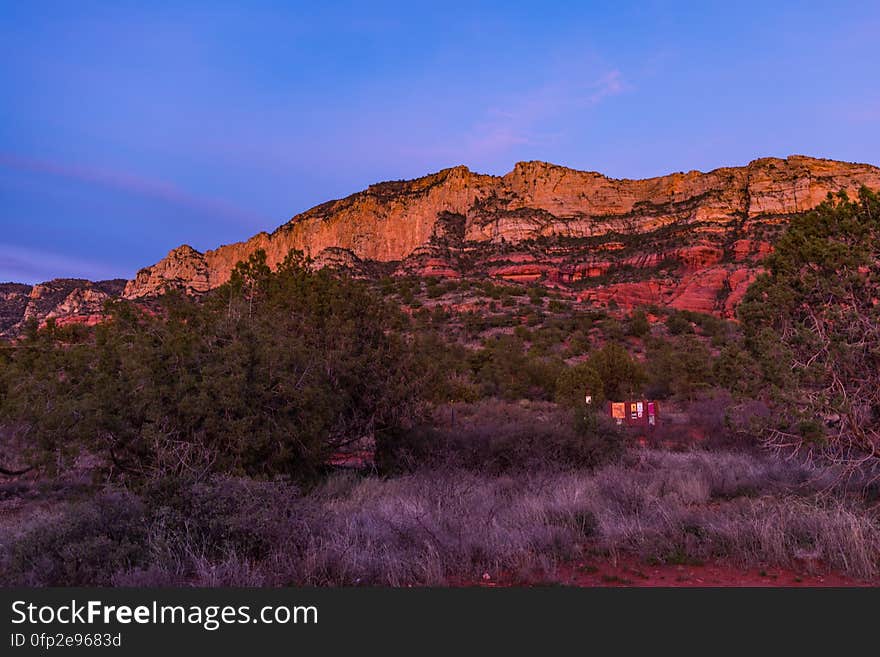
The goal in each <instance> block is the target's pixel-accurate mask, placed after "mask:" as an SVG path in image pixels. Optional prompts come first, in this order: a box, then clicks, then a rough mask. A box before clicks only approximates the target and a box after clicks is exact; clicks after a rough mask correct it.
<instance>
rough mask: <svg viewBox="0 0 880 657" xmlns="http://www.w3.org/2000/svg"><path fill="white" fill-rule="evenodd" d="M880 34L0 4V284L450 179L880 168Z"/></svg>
mask: <svg viewBox="0 0 880 657" xmlns="http://www.w3.org/2000/svg"><path fill="white" fill-rule="evenodd" d="M878 34H880V3H877V2H876V0H874V1H871V2H845V1H843V2H835V3H831V2H828V3H811V2H792V3H788V2H766V1H764V2H748V1H744V2H738V3H731V2H723V3H720V2H719V3H712V2H700V3H697V2H694V3H681V2H679V3H672V2H668V3H667V2H641V3H628V2H607V3H604V2H603V3H591V2H570V3H569V2H559V3H550V4H548V3H537V2H515V1H510V0H508V1H505V2H463V3H456V2H453V1H451V0H448V1H446V2H443V3H423V4H421V3H416V2H369V3H367V2H362V3H333V2H324V3H314V2H311V3H296V2H277V3H271V2H247V3H245V2H238V3H233V2H223V1H221V0H212V1H211V2H204V3H198V2H181V1H178V2H169V3H164V2H161V1H151V2H149V3H146V2H125V1H118V2H89V1H88V0H80V1H78V2H73V1H71V2H58V3H52V2H40V3H35V2H26V1H21V2H15V1H11V0H0V229H2V230H0V281H5V280H16V281H24V282H35V281H39V280H45V279H49V278H52V277H56V276H83V277H88V278H93V279H97V278H108V277H115V276H120V277H125V278H130V277H132V276H133V275H134V273H135V272H136V271H137V269H138V268H140V267H142V266H145V265H148V264H151V263H153V262H155V261H156V260H158V259H159V258H161V257H162V256H163V255H164V254H165V253H166V252H167V251H168V250H169V249H171V248H173V247H175V246H177V245H179V244H181V243H189V244H191V245H193V246H194V247H196V248H198V249H207V248H212V247H215V246H218V245H219V244H223V243H228V242H232V241H236V240H239V239H244V238H246V237H248V236H250V235H251V234H253V233H255V232H257V231H259V230H272V229H274V228H275V227H276V226H278V225H280V224H281V223H283V222H285V221H286V220H287V219H289V218H290V217H291V216H293V215H294V214H296V213H298V212H301V211H302V210H305V209H307V208H309V207H311V206H313V205H315V204H317V203H320V202H323V201H325V200H328V199H331V198H339V197H342V196H346V195H348V194H350V193H352V192H355V191H358V190H360V189H362V188H364V187H366V186H367V185H368V184H370V183H373V182H377V181H380V180H389V179H401V178H413V177H417V176H419V175H423V174H425V173H428V172H432V171H436V170H439V169H442V168H444V167H447V166H452V165H456V164H466V165H467V166H469V167H470V168H471V169H474V170H476V171H481V172H487V173H494V174H503V173H505V172H507V171H509V170H510V169H511V168H512V167H513V164H514V163H515V162H517V161H519V160H533V159H537V160H546V161H550V162H555V163H558V164H563V165H566V166H570V167H574V168H578V169H587V170H596V171H601V172H603V173H606V174H608V175H611V176H615V177H628V178H641V177H646V176H653V175H661V174H664V173H669V172H673V171H686V170H690V169H700V170H709V169H712V168H715V167H719V166H728V165H741V164H745V163H747V162H748V161H750V160H752V159H754V158H756V157H761V156H766V155H774V156H782V157H784V156H786V155H789V154H792V153H802V154H806V155H814V156H820V157H830V158H835V159H841V160H848V161H860V162H870V163H873V164H880V70H878V67H877V63H878V57H880V54H878V49H877V39H878Z"/></svg>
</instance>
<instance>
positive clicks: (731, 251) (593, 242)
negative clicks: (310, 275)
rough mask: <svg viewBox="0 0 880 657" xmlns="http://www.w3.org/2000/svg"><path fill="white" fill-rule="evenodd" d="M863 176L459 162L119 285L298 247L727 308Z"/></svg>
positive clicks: (844, 168)
mask: <svg viewBox="0 0 880 657" xmlns="http://www.w3.org/2000/svg"><path fill="white" fill-rule="evenodd" d="M862 185H866V186H868V187H869V188H872V189H875V190H876V189H880V168H877V167H875V166H871V165H867V164H855V163H846V162H838V161H834V160H825V159H816V158H811V157H805V156H799V155H793V156H791V157H788V158H787V159H778V158H762V159H758V160H755V161H753V162H751V163H750V164H748V165H747V166H744V167H729V168H721V169H716V170H714V171H710V172H708V173H702V172H699V171H690V172H687V173H674V174H671V175H666V176H661V177H657V178H649V179H645V180H629V179H614V178H608V177H606V176H604V175H602V174H599V173H595V172H587V171H577V170H574V169H569V168H566V167H561V166H556V165H553V164H548V163H545V162H520V163H518V164H516V165H515V167H514V168H513V170H512V171H511V172H510V173H508V174H506V175H504V176H491V175H484V174H479V173H474V172H472V171H470V170H469V169H467V168H466V167H464V166H458V167H454V168H451V169H445V170H443V171H440V172H438V173H435V174H431V175H428V176H424V177H422V178H418V179H416V180H410V181H395V182H385V183H379V184H375V185H371V186H370V187H369V188H367V189H366V190H364V191H362V192H358V193H356V194H352V195H351V196H348V197H346V198H344V199H341V200H335V201H330V202H327V203H324V204H322V205H319V206H317V207H314V208H312V209H310V210H307V211H306V212H303V213H302V214H299V215H297V216H295V217H293V218H292V219H291V220H290V221H288V222H287V223H285V224H284V225H282V226H281V227H279V228H278V229H276V230H275V231H274V232H272V233H271V234H269V233H265V232H264V233H259V234H257V235H255V236H253V237H251V238H250V239H248V240H247V241H244V242H238V243H235V244H230V245H225V246H221V247H219V248H217V249H214V250H210V251H206V252H205V253H201V252H199V251H196V250H195V249H193V248H191V247H190V246H187V245H184V246H181V247H178V248H176V249H174V250H173V251H171V252H170V253H169V254H168V255H167V256H166V257H165V258H163V259H162V260H160V261H159V262H158V263H156V264H155V265H152V266H149V267H146V268H144V269H142V270H140V271H139V272H138V273H137V275H136V276H135V278H134V279H133V280H131V281H128V282H127V284H126V285H125V288H124V290H123V292H122V294H123V296H124V297H126V298H128V299H142V298H146V297H150V296H154V295H156V294H159V293H161V292H162V291H163V290H164V289H166V288H167V287H172V288H177V289H181V290H184V291H185V292H187V293H201V292H205V291H207V290H210V289H212V288H214V287H217V286H219V285H221V284H223V283H224V282H225V281H227V280H228V278H229V275H230V271H231V270H232V268H233V267H234V266H235V264H236V263H237V262H238V261H240V260H244V259H246V258H247V257H248V256H249V255H250V254H252V253H253V252H254V251H256V250H257V249H263V250H265V251H266V254H267V258H268V263H269V265H270V266H273V267H274V266H276V265H277V264H278V263H279V262H281V261H282V260H283V259H284V257H285V256H286V255H287V253H288V252H289V251H290V250H291V249H298V250H301V251H304V252H305V253H306V254H308V255H310V256H311V257H312V258H313V259H314V261H315V263H316V265H317V266H333V267H341V268H345V269H348V270H350V271H352V272H353V273H355V274H356V275H360V276H380V275H398V276H399V275H417V276H434V277H449V278H458V277H484V276H488V277H494V278H500V279H506V280H510V281H519V282H533V281H540V282H541V283H543V284H545V285H550V286H554V287H556V288H557V289H559V290H560V291H562V292H564V293H567V294H569V295H570V296H572V297H573V298H576V299H577V300H578V301H581V302H583V303H587V304H598V305H608V304H617V305H618V306H623V307H631V306H635V305H641V304H656V305H660V306H672V307H677V308H682V309H690V310H696V311H700V312H709V313H715V314H718V315H720V316H731V315H732V313H733V310H734V308H735V306H736V303H737V302H738V300H739V299H740V298H741V297H742V294H743V293H744V291H745V289H746V287H747V286H748V284H749V283H750V282H751V281H752V280H754V277H755V276H756V275H757V272H759V271H760V260H761V258H762V257H763V256H764V255H766V254H767V253H769V252H770V251H771V250H772V242H773V240H774V238H775V236H776V235H777V234H778V232H779V231H780V230H781V228H782V227H783V226H784V225H785V223H786V221H787V218H788V217H790V216H791V215H794V214H798V213H802V212H805V211H807V210H809V209H811V208H813V207H815V206H816V205H818V204H819V203H820V202H821V201H822V200H824V199H825V198H826V196H827V194H829V193H837V192H839V191H841V190H844V191H846V192H847V193H849V194H850V195H851V196H852V195H855V194H856V193H857V191H858V189H859V187H861V186H862ZM86 283H87V282H80V283H78V284H77V286H75V289H77V290H79V294H80V295H82V296H83V297H85V296H88V297H89V300H88V301H86V300H85V299H83V301H78V300H77V299H69V295H70V294H71V293H72V292H73V289H74V288H72V287H71V285H70V284H68V283H63V284H59V283H58V282H56V281H53V282H50V283H46V284H43V286H48V287H50V288H51V289H53V290H55V289H59V290H60V289H62V288H63V289H64V290H67V293H68V296H66V297H65V300H64V301H65V303H66V306H65V305H64V304H60V305H57V306H53V307H52V308H51V309H50V310H48V311H47V312H48V314H46V315H43V317H46V316H51V313H55V314H56V315H58V316H62V315H63V314H64V312H66V309H67V308H68V307H70V309H72V310H74V311H75V312H77V313H80V314H82V312H83V311H82V309H83V308H84V307H87V306H88V307H89V308H94V304H92V301H91V299H95V300H97V298H98V297H100V295H101V294H111V295H112V292H108V290H107V286H106V285H105V284H86ZM43 286H35V287H34V288H33V289H31V290H30V291H28V292H27V293H25V291H24V290H23V288H21V286H18V287H15V286H13V287H10V286H5V287H4V288H0V295H5V296H0V321H2V322H3V323H2V324H0V331H4V332H7V333H8V332H9V330H10V329H11V328H12V327H15V326H20V323H21V321H22V319H24V318H25V316H35V313H36V314H39V311H38V310H37V309H38V308H42V309H44V310H45V308H48V307H49V306H50V305H51V304H42V305H41V304H39V303H31V297H32V296H33V295H34V294H35V292H34V290H37V294H38V298H43V296H45V293H43V292H42V291H40V290H41V289H42V287H43ZM7 288H8V289H7ZM38 288H40V290H38ZM23 294H24V295H25V296H27V297H28V299H29V301H28V302H27V303H24V301H23V300H22V295H23ZM60 294H61V293H60V292H58V295H60ZM40 295H43V296H40ZM55 298H56V295H55V293H53V296H52V299H53V300H54V299H55ZM90 304H92V305H90ZM28 308H31V310H27V309H28ZM28 313H30V315H28ZM16 318H18V319H16ZM13 320H15V321H13Z"/></svg>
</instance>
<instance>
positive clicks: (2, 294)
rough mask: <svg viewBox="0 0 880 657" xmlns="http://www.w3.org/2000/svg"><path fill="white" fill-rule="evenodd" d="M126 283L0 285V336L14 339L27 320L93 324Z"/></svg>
mask: <svg viewBox="0 0 880 657" xmlns="http://www.w3.org/2000/svg"><path fill="white" fill-rule="evenodd" d="M125 283H126V281H125V280H122V279H115V280H110V281H99V282H92V281H87V280H84V279H77V278H57V279H55V280H52V281H47V282H45V283H39V284H38V285H33V286H31V285H21V284H17V283H6V284H2V285H0V335H15V334H17V333H19V332H20V331H21V329H22V328H23V327H24V325H25V324H26V323H27V322H28V321H30V320H36V321H37V322H38V324H44V323H45V322H46V320H48V319H57V320H58V323H59V324H71V323H82V324H95V323H96V322H97V321H99V319H100V318H101V317H102V316H103V308H104V302H105V301H107V300H108V299H112V298H115V297H118V296H120V294H121V293H122V290H123V289H124V285H125Z"/></svg>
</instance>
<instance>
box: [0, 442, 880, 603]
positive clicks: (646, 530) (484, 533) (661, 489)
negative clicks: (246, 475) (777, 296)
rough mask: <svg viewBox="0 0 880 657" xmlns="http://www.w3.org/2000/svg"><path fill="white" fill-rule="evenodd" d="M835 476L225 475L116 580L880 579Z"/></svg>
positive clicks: (726, 472) (863, 529) (657, 467)
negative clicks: (599, 562)
mask: <svg viewBox="0 0 880 657" xmlns="http://www.w3.org/2000/svg"><path fill="white" fill-rule="evenodd" d="M820 474H821V473H819V472H816V471H812V470H807V469H804V468H803V467H800V466H797V465H794V464H789V463H784V462H780V461H777V460H772V459H768V458H764V457H759V456H755V455H749V454H745V453H736V454H734V453H710V452H699V451H695V452H686V453H669V452H660V451H643V452H639V453H637V454H634V455H630V456H629V457H628V458H627V459H626V462H623V463H619V464H616V465H610V466H606V467H604V468H601V469H599V470H596V471H594V472H588V471H577V470H560V469H555V470H548V471H536V472H522V471H518V472H516V473H513V474H506V475H505V474H501V475H494V476H487V475H482V474H480V473H477V472H474V471H472V470H445V471H443V472H439V473H426V472H422V473H414V474H409V475H405V476H400V477H396V478H392V479H379V478H360V477H357V476H355V475H350V474H349V475H345V474H343V475H338V476H334V477H331V478H330V479H329V480H327V481H326V482H325V483H324V484H323V485H321V486H320V487H319V488H317V489H315V490H313V491H311V492H309V493H308V494H300V493H299V492H298V491H297V490H296V489H294V488H292V487H290V486H288V485H284V484H276V483H263V484H259V483H255V482H242V481H231V480H224V481H221V482H215V484H214V485H212V486H210V487H203V488H202V489H199V490H196V491H194V492H192V493H191V497H192V499H189V500H188V501H186V502H185V503H182V506H181V507H180V509H179V512H169V511H168V509H167V508H166V507H162V508H163V509H164V510H163V511H161V512H153V514H152V515H151V516H149V518H148V520H146V521H145V522H147V525H148V531H147V537H146V539H145V540H144V542H143V545H142V552H141V553H140V555H139V556H138V557H137V558H132V560H131V563H129V564H128V566H127V567H123V568H117V570H116V571H115V572H114V573H112V576H111V577H110V581H109V582H108V583H112V584H116V585H144V584H153V585H156V584H194V585H200V586H218V585H239V586H279V585H290V584H295V585H318V586H327V585H391V586H405V585H410V584H412V585H432V584H438V585H441V584H446V583H449V582H450V581H461V580H475V579H477V578H479V577H480V575H481V574H482V573H483V572H487V571H488V572H490V573H493V574H498V573H500V572H505V573H508V574H510V575H513V576H516V575H518V574H521V575H523V576H532V575H534V574H535V573H540V572H541V571H548V572H549V571H552V569H553V568H554V567H555V566H556V565H557V564H558V563H560V562H564V561H568V560H570V559H573V558H576V557H578V556H579V555H581V554H584V553H585V552H590V551H597V550H598V551H600V552H610V553H615V552H618V551H624V552H628V553H635V554H638V555H640V556H642V557H644V558H647V559H655V560H658V561H664V562H676V563H681V562H686V561H697V560H706V559H714V558H725V559H730V560H733V561H735V562H739V563H742V564H744V565H762V566H791V565H794V564H796V563H798V562H801V561H802V560H807V561H810V562H813V561H820V562H823V563H824V564H827V565H828V566H830V567H832V568H834V569H835V570H837V571H840V572H842V573H846V574H849V575H851V576H855V577H859V578H864V579H870V578H874V577H876V576H877V575H878V566H880V564H878V555H880V527H878V522H877V519H876V518H875V517H873V516H872V515H870V513H869V512H868V511H867V509H866V507H865V505H864V504H863V503H861V502H860V501H859V500H857V499H850V498H848V497H847V498H844V497H843V496H837V497H830V496H828V495H823V494H819V490H820V487H817V486H818V484H817V483H816V482H817V481H819V480H818V479H817V476H818V475H820ZM819 483H821V481H819ZM148 506H149V505H148ZM4 543H7V541H6V540H4V537H2V536H0V544H4ZM30 547H31V548H33V547H34V546H33V545H30ZM2 551H3V550H2V549H0V552H2ZM14 551H15V546H14V545H12V546H11V548H10V547H9V546H7V550H6V552H7V553H8V554H12V553H13V552H14ZM8 558H9V557H7V559H8ZM2 565H3V564H0V566H2ZM19 574H21V573H19ZM27 575H28V577H27V578H26V579H28V581H29V582H31V583H40V582H39V577H38V576H35V574H34V573H27ZM10 579H12V580H14V579H15V577H11V578H10ZM19 579H22V577H19ZM43 583H51V582H43Z"/></svg>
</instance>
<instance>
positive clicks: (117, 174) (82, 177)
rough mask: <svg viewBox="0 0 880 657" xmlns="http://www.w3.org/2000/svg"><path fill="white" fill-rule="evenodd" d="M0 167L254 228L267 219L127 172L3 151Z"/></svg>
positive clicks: (231, 205) (228, 204)
mask: <svg viewBox="0 0 880 657" xmlns="http://www.w3.org/2000/svg"><path fill="white" fill-rule="evenodd" d="M0 167H5V168H8V169H13V170H16V171H25V172H30V173H36V174H42V175H50V176H58V177H61V178H67V179H70V180H76V181H79V182H83V183H88V184H92V185H100V186H102V187H107V188H111V189H116V190H120V191H123V192H127V193H129V194H135V195H138V196H143V197H148V198H154V199H158V200H161V201H164V202H166V203H169V204H171V205H175V206H178V207H184V208H189V209H192V210H197V211H199V212H205V213H210V214H215V215H219V216H222V217H224V218H226V219H230V220H234V221H237V222H239V223H242V224H245V225H254V224H255V223H259V222H261V221H262V219H263V217H258V216H256V215H254V214H253V213H251V212H248V211H246V210H243V209H241V208H239V207H236V206H235V205H233V204H230V203H228V202H226V201H223V200H220V199H213V198H207V197H204V196H200V195H197V194H192V193H190V192H188V191H186V190H184V189H181V188H180V187H178V186H177V185H175V184H173V183H169V182H166V181H163V180H156V179H151V178H145V177H142V176H138V175H135V174H131V173H128V172H125V171H112V170H108V169H101V168H95V167H90V166H83V165H79V164H67V163H62V162H55V161H52V160H43V159H35V158H28V157H20V156H17V155H14V154H11V153H2V152H0Z"/></svg>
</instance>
